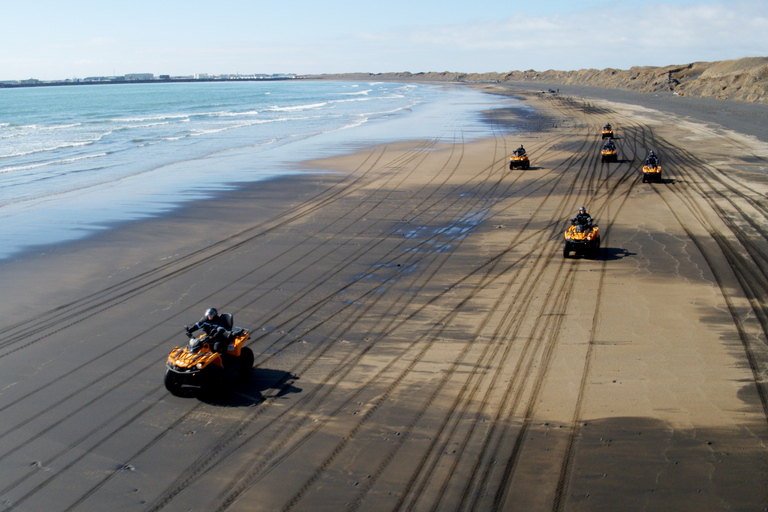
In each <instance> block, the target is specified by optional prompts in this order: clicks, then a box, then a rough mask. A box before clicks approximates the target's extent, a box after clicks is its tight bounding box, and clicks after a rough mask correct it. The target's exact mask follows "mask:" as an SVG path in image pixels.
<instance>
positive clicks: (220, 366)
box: [164, 314, 253, 395]
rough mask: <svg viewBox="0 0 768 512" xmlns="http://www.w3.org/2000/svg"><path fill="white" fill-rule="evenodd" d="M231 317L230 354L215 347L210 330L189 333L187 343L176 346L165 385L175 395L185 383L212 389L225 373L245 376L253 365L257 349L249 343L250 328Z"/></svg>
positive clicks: (169, 363)
mask: <svg viewBox="0 0 768 512" xmlns="http://www.w3.org/2000/svg"><path fill="white" fill-rule="evenodd" d="M221 316H222V317H224V318H225V319H227V318H228V323H229V329H231V331H230V340H229V344H228V346H227V352H226V354H220V353H219V352H216V351H215V350H213V339H212V336H209V335H208V334H203V335H201V336H199V337H193V336H192V335H189V336H190V338H189V343H188V344H187V346H186V347H176V348H174V349H173V350H171V353H170V354H168V359H167V361H166V362H165V367H166V370H165V381H164V382H165V388H166V389H167V390H168V391H170V392H171V393H172V394H174V395H182V394H183V393H182V388H183V387H184V386H185V385H189V386H195V387H197V388H199V389H201V390H210V389H211V388H215V387H217V386H218V385H220V384H221V383H222V382H223V381H224V379H225V377H230V376H235V377H238V378H241V379H245V378H247V377H248V375H250V373H251V370H252V369H253V351H252V350H251V349H250V348H248V347H246V346H245V342H246V341H247V340H248V339H249V338H250V335H249V333H248V331H247V330H245V329H241V328H239V327H237V328H234V329H233V328H232V315H229V314H223V315H221Z"/></svg>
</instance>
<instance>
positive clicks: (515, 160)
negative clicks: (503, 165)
mask: <svg viewBox="0 0 768 512" xmlns="http://www.w3.org/2000/svg"><path fill="white" fill-rule="evenodd" d="M530 166H531V162H530V161H529V160H528V155H522V156H518V155H514V156H511V157H509V170H510V171H511V170H512V169H514V168H515V167H520V168H521V169H523V170H526V169H528V168H529V167H530Z"/></svg>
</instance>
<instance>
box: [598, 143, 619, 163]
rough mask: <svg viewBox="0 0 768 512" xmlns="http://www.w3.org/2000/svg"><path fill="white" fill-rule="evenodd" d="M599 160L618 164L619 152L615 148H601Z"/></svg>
mask: <svg viewBox="0 0 768 512" xmlns="http://www.w3.org/2000/svg"><path fill="white" fill-rule="evenodd" d="M600 158H601V160H602V161H603V162H618V161H619V152H618V150H617V149H616V146H603V149H602V150H601V151H600Z"/></svg>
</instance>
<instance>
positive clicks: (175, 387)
mask: <svg viewBox="0 0 768 512" xmlns="http://www.w3.org/2000/svg"><path fill="white" fill-rule="evenodd" d="M163 382H164V383H165V389H167V390H168V391H169V392H170V393H171V394H172V395H175V396H179V394H180V393H181V386H182V384H184V378H183V377H182V376H181V375H179V374H178V373H176V372H174V371H171V370H170V369H169V368H166V369H165V378H164V379H163Z"/></svg>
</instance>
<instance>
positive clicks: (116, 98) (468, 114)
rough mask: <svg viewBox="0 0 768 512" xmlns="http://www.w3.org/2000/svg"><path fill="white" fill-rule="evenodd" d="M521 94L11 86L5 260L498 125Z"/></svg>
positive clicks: (3, 171)
mask: <svg viewBox="0 0 768 512" xmlns="http://www.w3.org/2000/svg"><path fill="white" fill-rule="evenodd" d="M513 102H514V100H512V99H505V98H501V97H498V96H492V95H488V94H484V93H481V92H478V91H475V90H472V89H469V88H466V87H456V86H437V85H427V84H404V83H390V82H358V83H355V82H331V81H302V80H289V81H265V82H246V81H244V82H220V83H217V82H203V83H157V84H119V85H78V86H67V87H34V88H17V89H0V223H1V225H2V228H1V229H0V259H6V258H11V257H13V256H14V255H18V254H20V253H22V252H24V251H25V250H29V249H31V248H33V247H37V246H45V245H50V244H56V243H60V242H64V241H69V240H75V239H78V238H81V237H84V236H88V235H90V234H92V233H94V232H96V231H99V230H103V229H109V228H112V227H114V226H116V225H118V224H119V223H121V222H126V221H131V220H135V219H140V218H145V217H148V216H156V215H162V214H163V213H164V212H167V211H168V210H170V209H173V208H177V207H178V206H179V205H180V204H182V203H184V202H185V201H189V200H193V199H201V198H205V197H209V196H211V195H213V194H215V193H218V192H220V191H222V190H226V189H228V188H232V187H236V186H238V184H240V183H244V182H253V181H258V180H263V179H268V178H270V177H274V176H278V175H287V174H291V173H294V172H298V171H297V170H296V168H297V166H296V163H297V162H299V161H302V160H307V159H311V158H318V157H322V156H330V155H334V154H339V153H343V152H349V151H352V150H355V149H357V148H360V147H363V146H366V145H371V144H376V143H381V142H386V141H391V140H403V139H420V138H429V139H435V138H445V139H446V140H453V138H454V137H455V136H457V135H458V134H460V135H461V137H462V138H463V139H464V140H468V139H471V138H473V137H483V136H487V135H490V133H491V130H492V127H491V126H489V125H488V124H487V123H485V122H483V120H482V116H481V114H480V111H482V110H486V109H492V108H499V107H501V106H506V105H509V104H511V103H513ZM303 172H306V171H303Z"/></svg>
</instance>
